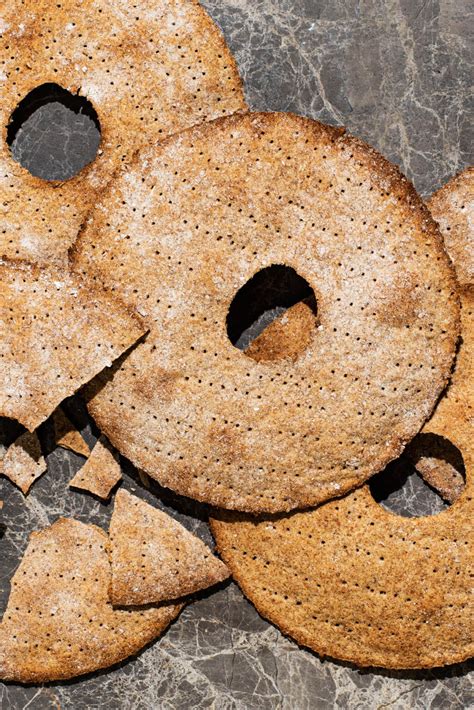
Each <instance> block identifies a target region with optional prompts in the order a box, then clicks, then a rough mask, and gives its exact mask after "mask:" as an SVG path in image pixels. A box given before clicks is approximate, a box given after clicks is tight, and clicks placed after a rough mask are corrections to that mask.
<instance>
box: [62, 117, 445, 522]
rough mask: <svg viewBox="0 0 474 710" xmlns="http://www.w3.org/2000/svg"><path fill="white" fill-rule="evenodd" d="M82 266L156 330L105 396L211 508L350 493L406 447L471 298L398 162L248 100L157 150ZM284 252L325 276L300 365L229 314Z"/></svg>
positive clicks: (118, 434) (118, 435) (109, 420)
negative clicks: (232, 335) (462, 307)
mask: <svg viewBox="0 0 474 710" xmlns="http://www.w3.org/2000/svg"><path fill="white" fill-rule="evenodd" d="M72 262H73V268H74V269H76V270H77V271H78V272H79V273H83V274H88V275H89V276H90V278H93V279H94V280H95V281H96V282H97V283H101V284H103V285H104V286H105V287H106V288H107V289H109V290H110V292H113V293H115V294H116V295H118V296H120V298H123V299H124V301H125V302H126V303H127V304H128V305H129V306H130V307H133V308H135V309H136V310H137V311H138V312H139V313H140V314H141V315H142V316H143V318H144V319H145V322H146V324H147V325H148V327H149V328H150V334H149V336H148V338H147V340H146V342H145V343H143V344H142V345H140V346H139V347H137V348H136V349H135V350H134V352H132V353H131V354H130V356H129V357H128V358H127V359H126V360H125V361H123V362H121V363H120V364H119V365H117V367H115V368H113V369H112V371H111V372H109V373H107V374H105V373H104V376H103V377H101V378H99V379H98V380H97V381H96V391H95V392H94V391H93V392H92V396H91V399H90V401H89V410H90V412H91V413H92V415H93V417H94V418H95V419H96V421H97V423H98V425H99V426H100V428H101V429H102V430H103V431H104V432H105V433H106V434H107V436H108V437H109V438H110V440H111V442H112V443H113V444H114V446H115V447H116V448H118V449H119V451H121V452H122V453H123V454H124V455H126V456H127V457H128V458H129V459H131V460H132V461H133V463H134V464H135V465H137V466H138V467H139V468H142V469H144V470H145V471H146V472H147V473H148V474H149V475H150V476H152V477H154V478H156V479H157V480H158V481H159V482H160V483H161V484H162V485H164V486H168V487H170V488H173V489H174V490H176V491H178V492H179V493H181V494H184V495H187V496H191V497H194V498H197V499H199V500H202V501H206V502H209V503H212V504H215V505H219V506H222V507H228V508H234V509H240V510H247V511H254V512H258V511H273V512H274V511H283V510H290V509H292V508H298V507H299V508H301V507H305V506H309V505H313V504H316V503H318V502H321V501H324V500H327V499H329V498H331V497H334V496H337V495H342V494H343V493H344V492H345V491H347V490H349V489H351V488H353V487H354V486H356V485H358V484H361V483H362V482H363V481H365V480H366V479H367V478H368V477H369V476H370V475H372V474H373V473H375V472H376V471H378V470H380V469H382V468H383V467H384V465H385V464H386V463H388V462H389V461H390V460H391V459H393V458H395V457H396V456H398V455H399V453H400V452H401V451H402V449H403V447H404V445H405V443H406V442H407V441H408V440H409V439H411V438H412V436H413V435H414V434H415V433H416V432H417V431H418V430H419V429H420V427H421V425H422V424H423V422H424V420H425V419H426V418H427V417H428V416H429V414H430V413H431V410H432V408H433V406H434V404H435V402H436V399H437V397H438V395H439V393H440V392H441V390H442V389H443V387H444V386H445V384H446V382H447V379H448V376H449V372H450V368H451V364H452V361H453V357H454V352H455V343H456V338H457V334H458V318H459V306H458V299H457V295H456V293H455V279H454V274H453V272H452V267H451V265H450V262H449V260H448V258H447V256H446V253H445V252H444V250H443V247H442V242H441V237H440V234H439V232H438V230H437V228H436V225H435V224H434V222H433V221H432V219H431V217H430V214H429V212H428V211H427V209H426V207H425V206H424V205H423V203H422V201H421V200H420V198H419V197H418V196H417V194H416V193H415V191H414V190H413V188H412V187H411V185H410V184H409V183H408V181H407V180H406V179H405V178H403V177H402V176H401V174H400V172H399V171H398V169H397V168H395V167H394V166H392V165H391V164H390V163H388V162H387V161H386V160H385V159H384V158H382V157H381V156H380V155H379V154H378V153H377V152H376V151H375V150H373V149H372V148H370V147H369V146H368V145H366V144H365V143H363V142H362V141H359V140H358V139H356V138H353V137H351V136H348V135H347V134H345V133H344V132H343V131H342V130H341V129H336V128H333V127H330V126H324V125H322V124H320V123H317V122H316V121H311V120H309V119H305V118H301V117H298V116H295V115H292V114H277V113H274V114H271V113H270V114H258V113H257V114H248V115H238V116H233V117H229V118H224V119H220V120H219V121H216V122H214V123H209V124H206V125H203V126H200V127H198V128H194V129H192V130H190V131H187V132H184V133H182V134H180V135H179V136H174V137H173V138H171V139H169V140H167V141H165V142H164V143H163V144H161V145H160V146H158V147H154V148H153V149H150V150H145V151H142V152H141V154H139V155H138V156H137V159H136V161H135V163H134V165H133V166H132V168H130V169H128V170H126V171H124V172H123V173H122V174H121V175H120V176H118V178H117V180H116V181H115V182H114V184H113V186H112V187H111V189H110V191H109V192H108V194H107V195H106V196H104V199H103V200H102V201H101V202H100V203H99V204H98V206H97V209H96V210H95V212H94V215H93V216H92V217H91V221H90V222H89V223H88V224H87V226H86V227H85V229H84V230H83V232H82V233H81V235H80V237H79V239H78V241H77V243H76V244H75V247H74V250H73V253H72ZM275 264H280V265H284V266H287V267H291V268H292V269H294V270H295V271H296V272H297V275H299V276H300V277H301V278H303V279H304V280H306V282H307V283H308V284H309V286H310V287H311V288H312V289H313V291H314V293H315V296H316V301H317V318H318V325H317V328H316V329H315V331H314V335H313V337H312V338H311V342H310V343H309V344H308V345H307V347H306V348H305V349H304V352H302V353H300V355H299V357H297V358H296V359H295V360H294V361H291V360H283V361H281V362H280V361H272V362H255V361H254V360H253V359H252V358H250V357H247V356H246V355H245V354H243V353H242V352H241V351H239V350H238V349H237V348H236V347H234V346H233V345H232V343H231V341H230V339H229V338H228V336H227V330H226V319H227V316H228V312H229V307H230V304H231V302H232V301H233V299H234V297H235V294H236V293H237V292H238V291H239V289H241V288H242V286H243V285H244V284H245V283H246V282H248V281H249V280H250V279H251V278H252V277H253V276H254V275H255V274H256V273H257V272H259V271H260V270H262V269H264V268H267V267H269V266H271V265H275Z"/></svg>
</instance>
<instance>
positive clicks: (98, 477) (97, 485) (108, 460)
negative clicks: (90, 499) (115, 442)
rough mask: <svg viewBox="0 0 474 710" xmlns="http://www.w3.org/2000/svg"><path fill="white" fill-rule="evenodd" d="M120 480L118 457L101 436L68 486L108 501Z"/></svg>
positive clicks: (120, 472)
mask: <svg viewBox="0 0 474 710" xmlns="http://www.w3.org/2000/svg"><path fill="white" fill-rule="evenodd" d="M121 478H122V471H121V469H120V463H119V461H118V455H117V454H116V452H114V451H113V450H112V447H111V446H110V443H109V442H108V441H107V439H106V438H105V436H101V437H100V438H99V439H98V440H97V442H96V444H95V446H94V448H93V449H92V451H91V453H90V456H89V458H88V459H87V461H86V462H85V464H84V466H82V468H80V469H79V471H78V472H77V473H76V475H75V476H74V478H72V479H71V481H70V482H69V485H70V486H71V487H72V488H78V489H81V490H84V491H87V492H88V493H92V494H93V495H95V496H97V497H98V498H102V499H103V500H108V499H109V498H110V495H111V493H112V489H113V488H114V486H116V485H117V483H118V482H119V481H120V480H121Z"/></svg>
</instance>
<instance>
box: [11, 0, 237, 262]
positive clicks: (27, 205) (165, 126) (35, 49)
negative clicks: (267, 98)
mask: <svg viewBox="0 0 474 710" xmlns="http://www.w3.org/2000/svg"><path fill="white" fill-rule="evenodd" d="M0 37H1V46H0V89H1V92H2V101H1V104H0V123H1V125H2V129H3V130H2V140H1V146H0V205H1V207H0V214H1V228H0V255H4V256H8V257H10V258H25V259H28V260H31V261H35V262H37V263H49V262H50V261H51V260H52V259H54V260H58V259H61V258H65V257H66V254H67V249H68V247H69V246H70V244H71V243H72V242H73V240H74V239H75V237H76V235H77V233H78V230H79V228H80V226H81V224H82V222H83V221H84V219H85V216H86V214H87V212H88V211H89V210H90V209H91V207H93V205H94V204H95V202H96V199H97V195H98V192H100V191H101V190H102V189H103V188H104V187H105V186H106V184H107V183H108V182H109V180H110V179H111V178H112V176H113V173H114V171H116V170H117V168H118V167H119V166H120V165H121V164H122V163H124V162H127V161H129V160H130V158H131V156H132V154H133V152H134V151H135V150H136V149H137V148H139V147H140V146H142V145H145V144H155V143H156V142H157V141H158V140H160V139H162V138H163V137H165V136H168V135H170V134H172V133H174V132H175V131H179V130H182V129H184V128H188V127H189V126H192V125H194V124H196V123H199V122H201V121H205V120H209V119H213V118H216V117H218V116H222V115H224V114H229V113H233V112H235V111H239V110H242V109H244V108H245V102H244V98H243V93H242V86H241V81H240V78H239V75H238V72H237V69H236V65H235V62H234V60H233V58H232V56H231V54H230V52H229V50H228V48H227V46H226V44H225V42H224V39H223V37H222V34H221V32H220V30H219V29H218V28H217V26H216V25H215V24H214V23H213V22H212V20H211V19H210V17H209V16H208V15H207V13H206V12H205V10H204V9H203V8H202V7H201V5H200V4H199V3H198V2H197V0H138V2H134V3H131V2H128V0H115V1H114V2H108V1H106V0H82V2H80V3H78V2H77V0H62V1H61V3H51V2H50V1H49V0H35V2H33V3H32V2H29V3H16V4H14V3H8V2H7V3H4V7H2V10H1V11H0ZM52 83H53V84H55V85H59V86H60V87H62V88H63V89H66V90H67V91H69V92H70V93H71V94H73V95H77V94H80V95H81V96H84V97H86V98H87V99H88V100H89V101H90V102H91V103H92V105H93V108H94V109H95V111H96V113H97V115H98V120H99V123H100V128H101V144H100V151H99V154H98V155H97V157H96V159H95V160H94V161H93V162H92V163H90V164H89V165H88V166H87V167H85V168H84V169H83V170H82V171H81V172H80V173H79V174H78V175H77V176H76V177H75V178H73V179H71V180H69V181H67V182H63V183H58V182H46V181H44V180H41V179H39V178H37V177H34V176H33V175H31V174H30V173H29V172H28V171H27V170H26V169H24V168H23V167H22V166H21V165H20V164H19V163H16V162H15V161H14V160H13V158H12V154H11V152H10V148H9V146H8V145H7V142H6V139H7V130H8V124H9V121H10V120H11V116H12V113H13V112H14V110H15V108H16V106H17V105H18V103H19V102H21V101H22V100H23V99H25V97H26V96H28V94H29V93H30V92H32V91H33V90H34V89H35V88H37V87H39V86H43V85H44V84H52Z"/></svg>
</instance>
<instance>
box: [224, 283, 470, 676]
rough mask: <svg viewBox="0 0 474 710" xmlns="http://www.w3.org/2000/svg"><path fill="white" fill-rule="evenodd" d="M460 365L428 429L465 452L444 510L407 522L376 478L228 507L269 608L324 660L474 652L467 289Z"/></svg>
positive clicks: (252, 594) (367, 661)
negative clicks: (297, 503) (381, 497)
mask: <svg viewBox="0 0 474 710" xmlns="http://www.w3.org/2000/svg"><path fill="white" fill-rule="evenodd" d="M461 315H462V336H463V342H462V345H461V348H460V351H459V353H458V359H457V364H456V370H455V372H454V375H453V378H452V381H451V383H450V386H449V388H448V390H447V393H446V394H445V395H444V397H443V398H442V399H441V400H440V402H439V404H438V406H437V408H436V411H435V414H434V416H433V417H432V418H431V420H430V422H429V423H428V425H427V426H426V427H425V428H426V429H428V428H429V430H430V431H434V432H436V433H437V434H439V435H441V436H444V437H446V438H449V440H450V441H451V442H452V443H453V444H454V445H455V446H457V447H458V448H459V450H460V451H461V453H462V455H463V458H464V464H465V468H466V486H465V488H464V490H463V492H462V493H461V495H460V496H459V497H458V498H457V500H456V502H455V503H454V504H453V505H452V506H451V507H450V508H448V509H446V510H444V511H443V512H442V513H439V514H438V515H433V516H427V517H421V518H403V517H400V516H398V515H395V514H393V513H391V512H389V511H387V510H385V509H384V508H382V506H380V505H379V504H378V503H376V502H375V500H374V499H373V497H372V495H371V493H370V489H369V486H367V485H366V486H364V487H363V488H361V489H359V490H357V491H354V492H352V493H349V494H348V495H346V496H345V497H343V498H341V499H340V500H335V501H331V502H329V503H326V504H325V505H322V506H320V507H319V508H317V509H316V510H312V511H308V512H306V513H298V514H293V515H291V516H287V517H273V518H271V519H267V520H264V519H257V520H256V519H251V518H249V517H248V516H247V517H245V516H243V515H240V516H239V515H238V514H236V513H230V512H228V513H224V512H223V513H222V514H221V515H219V514H217V513H216V517H215V519H211V529H212V532H213V534H214V536H215V538H216V542H217V548H218V550H219V552H220V554H221V556H222V558H223V559H224V561H225V562H226V564H227V565H228V566H229V567H230V569H231V572H232V576H233V577H234V579H235V580H236V581H237V582H238V584H239V585H240V587H241V588H242V590H243V592H244V594H245V595H246V596H247V597H248V598H249V599H250V600H251V601H252V602H253V603H254V604H255V606H256V607H257V609H258V611H259V612H260V613H261V614H262V615H263V616H264V617H266V618H268V619H269V620H270V621H272V622H273V623H275V624H276V625H277V626H278V627H279V628H280V629H281V630H282V631H283V632H284V633H286V634H288V635H289V636H291V637H292V638H294V639H295V640H296V641H298V643H300V644H302V645H305V646H309V647H310V648H312V649H313V650H314V651H316V652H317V653H319V654H321V655H322V656H331V657H334V658H338V659H342V660H346V661H352V662H353V663H356V664H358V665H360V666H381V667H385V668H428V667H433V666H442V665H446V664H450V663H456V662H458V661H462V660H464V659H466V658H469V657H470V656H472V655H473V653H474V641H473V639H474V615H473V601H472V565H473V555H472V549H473V542H474V539H473V538H474V534H473V526H472V518H473V512H474V505H473V489H474V470H473V469H474V448H473V445H472V432H473V424H474V415H473V412H474V410H473V406H474V390H473V387H472V383H473V381H474V377H473V375H474V372H473V369H474V291H473V290H472V289H471V291H467V290H466V291H463V292H462V310H461Z"/></svg>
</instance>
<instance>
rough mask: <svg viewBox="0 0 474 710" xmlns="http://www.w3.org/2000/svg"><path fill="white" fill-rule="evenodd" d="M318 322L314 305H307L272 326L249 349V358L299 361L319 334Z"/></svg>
mask: <svg viewBox="0 0 474 710" xmlns="http://www.w3.org/2000/svg"><path fill="white" fill-rule="evenodd" d="M316 327H317V325H316V319H315V317H314V310H313V308H312V307H311V305H310V304H309V303H307V302H305V301H301V302H300V303H297V304H296V305H295V306H292V308H291V309H289V310H288V311H285V313H283V314H282V315H281V316H279V317H278V318H275V320H274V321H273V322H272V323H270V325H268V326H267V327H266V328H265V330H264V331H263V332H262V333H260V335H258V336H257V337H256V338H255V339H254V340H252V342H251V343H250V345H249V346H248V348H246V350H245V354H246V355H248V357H251V358H252V359H253V360H256V361H257V362H267V361H272V360H283V359H286V360H292V361H294V360H296V359H297V358H298V356H299V355H300V354H301V353H303V352H304V351H305V350H306V348H307V347H308V346H309V345H310V343H311V342H312V340H313V338H314V336H315V334H316Z"/></svg>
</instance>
